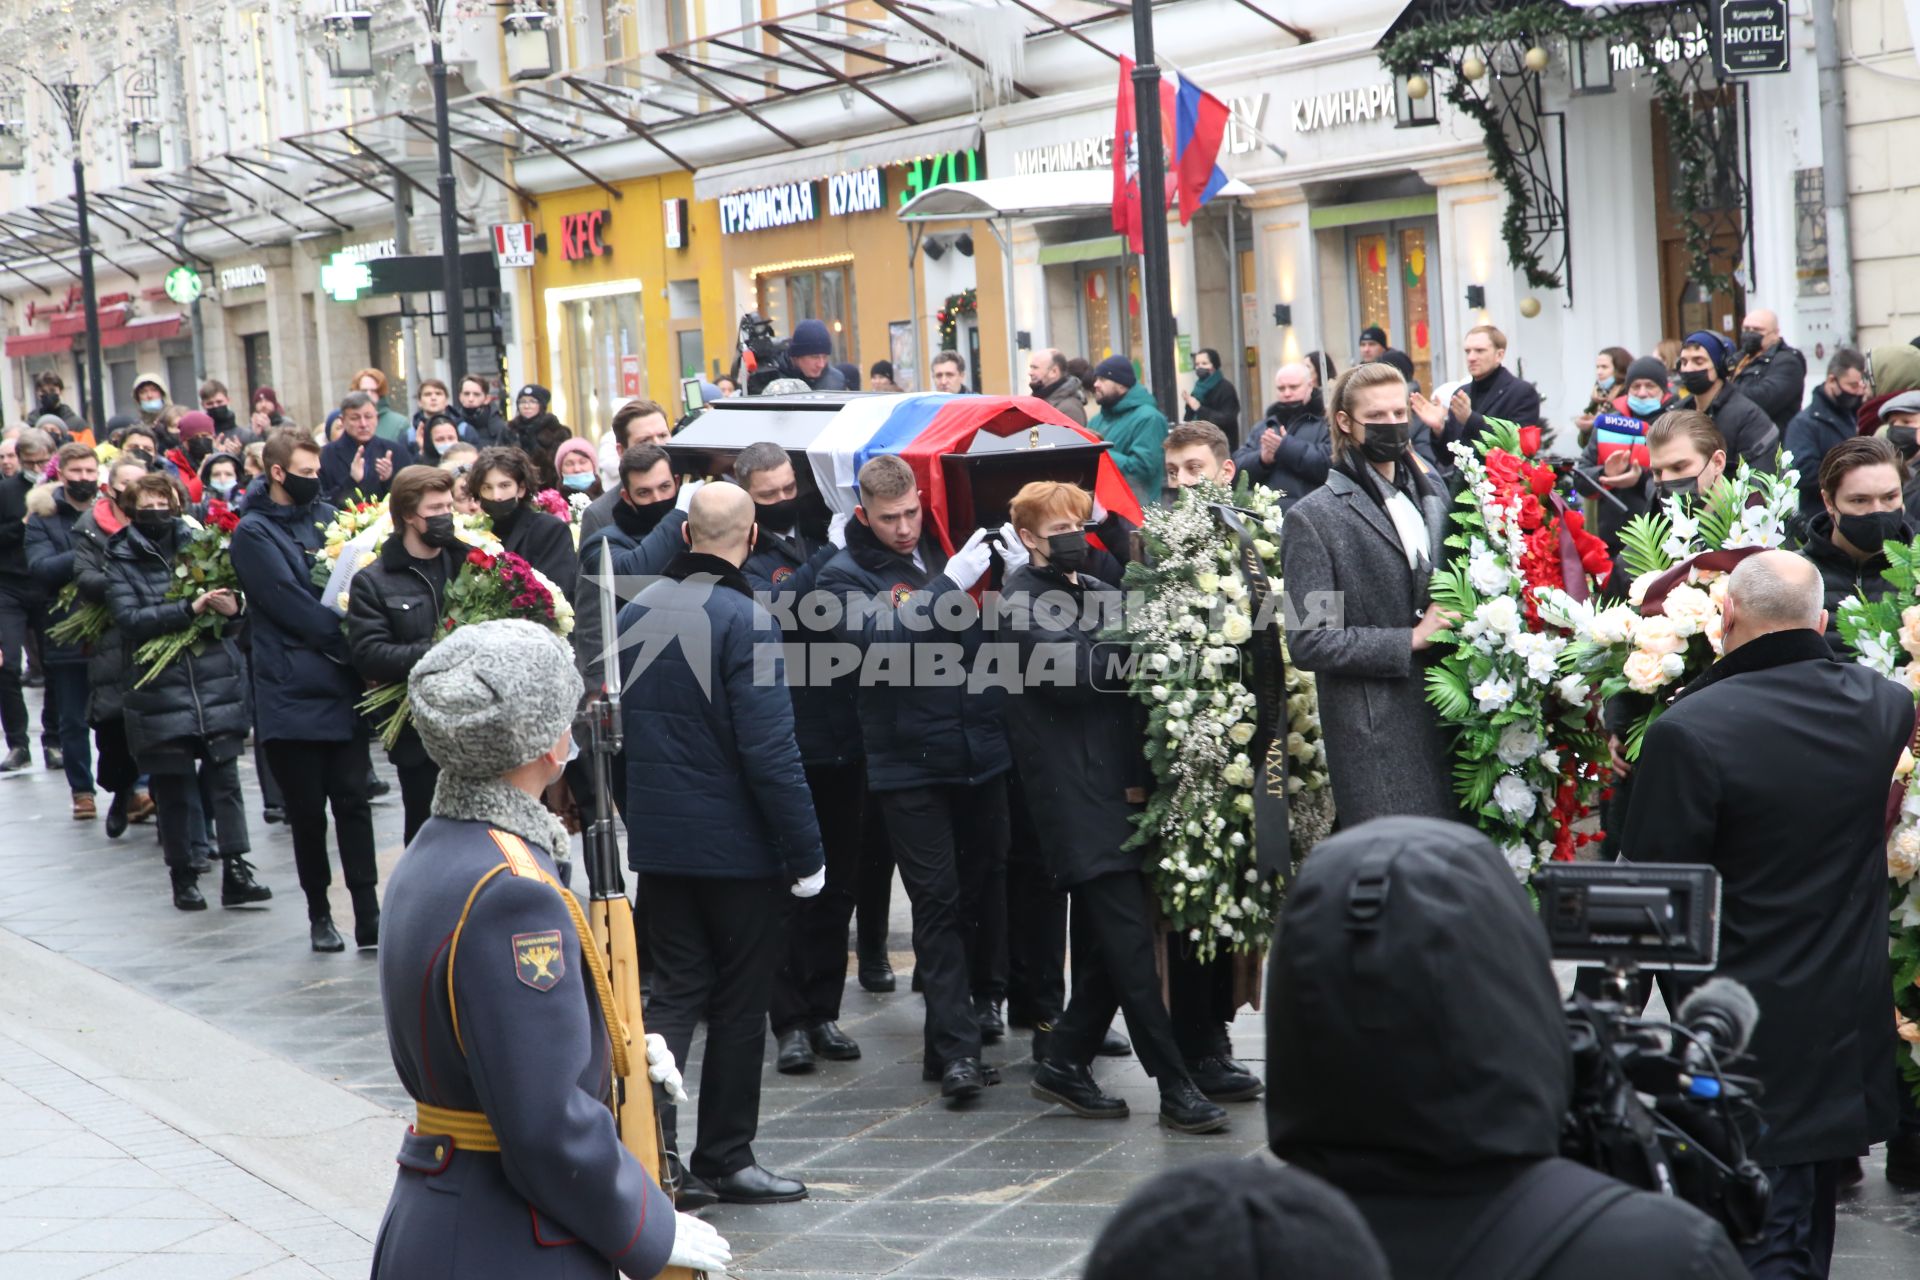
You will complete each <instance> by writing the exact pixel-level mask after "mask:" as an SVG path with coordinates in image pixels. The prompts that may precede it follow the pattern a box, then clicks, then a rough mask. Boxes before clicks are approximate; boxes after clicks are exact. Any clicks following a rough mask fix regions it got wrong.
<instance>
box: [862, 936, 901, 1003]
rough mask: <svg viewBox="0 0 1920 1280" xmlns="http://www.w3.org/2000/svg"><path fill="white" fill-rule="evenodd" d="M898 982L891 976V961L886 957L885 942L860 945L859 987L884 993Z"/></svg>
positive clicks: (876, 992) (877, 993)
mask: <svg viewBox="0 0 1920 1280" xmlns="http://www.w3.org/2000/svg"><path fill="white" fill-rule="evenodd" d="M898 985H899V983H898V982H897V981H896V980H895V978H894V976H893V962H892V961H891V960H889V959H887V948H886V944H885V943H881V944H880V945H878V946H868V945H867V944H865V943H862V944H861V945H860V989H861V990H862V991H871V992H873V993H874V994H875V995H885V994H886V993H887V992H889V991H892V990H893V989H894V988H895V987H896V986H898Z"/></svg>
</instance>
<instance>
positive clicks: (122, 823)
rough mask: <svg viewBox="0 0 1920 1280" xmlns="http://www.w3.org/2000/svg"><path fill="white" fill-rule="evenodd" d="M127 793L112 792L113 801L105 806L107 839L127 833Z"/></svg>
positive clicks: (116, 838)
mask: <svg viewBox="0 0 1920 1280" xmlns="http://www.w3.org/2000/svg"><path fill="white" fill-rule="evenodd" d="M127 800H128V796H127V793H126V792H124V791H118V792H115V793H114V797H113V803H112V804H109V805H108V806H107V839H109V840H118V839H119V838H120V837H121V836H123V835H125V834H127Z"/></svg>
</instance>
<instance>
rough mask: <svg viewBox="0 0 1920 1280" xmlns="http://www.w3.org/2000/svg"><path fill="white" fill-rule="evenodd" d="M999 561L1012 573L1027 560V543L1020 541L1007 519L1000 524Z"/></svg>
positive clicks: (1011, 522)
mask: <svg viewBox="0 0 1920 1280" xmlns="http://www.w3.org/2000/svg"><path fill="white" fill-rule="evenodd" d="M1000 562H1001V563H1002V564H1004V565H1006V566H1007V572H1008V573H1012V572H1013V571H1014V570H1015V569H1018V568H1020V567H1021V566H1022V565H1024V564H1026V562H1027V544H1026V543H1024V542H1022V541H1020V534H1019V533H1018V532H1017V531H1016V530H1015V529H1014V527H1013V521H1011V520H1009V521H1007V522H1006V523H1005V524H1003V525H1001V526H1000Z"/></svg>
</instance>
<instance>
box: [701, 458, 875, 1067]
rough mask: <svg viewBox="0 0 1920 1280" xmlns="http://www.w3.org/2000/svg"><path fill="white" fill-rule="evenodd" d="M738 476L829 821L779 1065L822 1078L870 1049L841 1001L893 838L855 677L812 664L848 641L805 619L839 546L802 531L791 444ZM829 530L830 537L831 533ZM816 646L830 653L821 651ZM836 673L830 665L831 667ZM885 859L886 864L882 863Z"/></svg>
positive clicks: (794, 940) (797, 936)
mask: <svg viewBox="0 0 1920 1280" xmlns="http://www.w3.org/2000/svg"><path fill="white" fill-rule="evenodd" d="M733 478H734V480H735V481H736V482H737V483H738V484H739V485H740V487H741V488H743V489H745V490H746V491H747V496H748V497H750V498H752V499H753V502H754V526H755V530H756V533H755V541H754V546H753V554H752V555H750V556H748V557H747V560H746V563H745V564H743V565H742V566H741V572H742V573H744V574H745V575H746V579H747V581H748V582H749V583H751V584H752V586H753V589H754V592H755V594H756V595H757V596H758V597H759V599H760V600H761V602H762V603H764V604H765V605H766V606H767V608H768V609H769V610H770V611H771V612H772V614H773V616H774V618H775V620H776V621H777V622H778V623H779V624H780V630H781V635H782V637H783V638H784V639H785V641H786V643H787V644H788V646H789V648H788V650H787V652H788V656H789V657H793V656H796V655H797V656H799V657H800V659H801V664H802V665H801V667H800V669H799V670H797V671H796V670H795V669H794V668H793V666H791V665H789V666H788V668H787V683H788V685H789V686H790V687H791V689H792V694H793V723H794V731H795V737H796V739H797V741H798V743H799V746H800V763H801V765H802V766H803V767H804V768H805V769H806V774H807V790H808V791H809V792H810V793H811V794H812V796H813V812H814V816H815V818H816V819H817V820H818V821H819V823H820V840H821V844H822V846H823V848H824V851H825V854H826V860H827V884H826V888H824V889H822V890H821V891H820V893H819V895H818V896H817V897H815V898H812V899H810V900H808V901H806V902H804V903H801V904H800V905H799V906H798V907H797V908H796V909H795V910H794V912H793V919H792V921H791V923H790V926H789V929H788V941H787V956H786V963H785V964H783V965H782V966H781V968H780V973H779V976H778V978H777V979H776V980H775V982H774V988H773V1008H772V1015H773V1034H774V1038H775V1039H776V1040H777V1041H778V1044H779V1052H778V1057H777V1058H776V1060H775V1066H776V1067H778V1069H779V1070H781V1071H783V1072H786V1073H787V1074H789V1075H794V1074H799V1073H802V1072H806V1071H811V1070H813V1066H814V1058H815V1056H816V1055H817V1056H819V1057H822V1058H829V1059H832V1060H834V1061H839V1062H844V1061H851V1060H852V1059H855V1058H858V1057H859V1056H860V1046H859V1045H858V1044H857V1043H855V1041H854V1039H853V1037H852V1036H849V1035H848V1034H847V1033H846V1032H845V1031H842V1030H841V1029H840V997H841V994H842V993H843V992H844V991H845V990H846V985H847V924H848V922H849V921H851V920H852V919H853V903H854V888H855V885H856V884H857V883H858V882H859V878H860V866H861V861H862V859H863V857H864V856H866V854H867V852H868V849H869V846H870V845H871V844H873V843H875V842H876V840H878V841H884V839H885V835H884V833H882V832H880V831H879V830H878V829H877V827H876V825H875V824H874V823H871V822H869V821H868V820H867V817H866V814H867V807H868V806H867V788H866V780H865V777H866V769H865V762H864V761H863V760H861V758H860V720H859V717H858V716H857V715H856V714H855V713H854V709H853V681H852V679H851V678H850V676H846V675H843V676H841V677H840V678H838V679H837V680H836V679H829V678H827V674H826V672H825V670H823V669H822V670H816V669H814V665H813V664H812V663H811V662H808V661H807V657H808V655H809V654H812V653H814V652H820V653H823V654H824V653H825V652H826V650H827V649H828V648H831V647H834V646H835V645H837V644H838V643H839V642H838V641H837V640H836V638H835V637H834V634H833V631H832V629H831V628H825V629H813V628H809V627H808V626H807V625H806V624H805V623H803V622H802V621H801V614H802V607H801V604H802V602H803V601H805V600H807V599H808V597H810V596H811V595H812V594H813V589H814V584H815V582H816V580H817V579H818V577H819V574H820V570H822V569H824V568H825V567H826V565H827V561H829V560H831V559H833V557H834V555H835V554H836V553H837V552H838V551H839V548H838V547H836V546H834V545H833V543H832V542H830V541H828V540H827V539H826V538H825V537H824V536H820V537H809V536H808V534H807V533H805V532H802V530H801V528H800V523H801V522H800V505H801V503H802V501H803V499H802V498H801V497H800V491H799V481H798V479H797V478H796V477H795V475H794V470H793V462H792V460H791V459H789V458H788V456H787V451H786V450H785V449H782V448H781V447H780V446H779V445H776V444H769V443H766V442H764V441H763V442H760V443H758V444H750V445H748V446H747V447H746V448H744V449H742V450H741V451H740V456H739V457H737V458H735V459H734V463H733ZM822 532H824V531H822ZM815 645H819V646H821V647H820V648H819V649H818V650H816V649H815V648H814V646H815ZM821 667H822V668H824V667H825V663H824V662H823V663H822V664H821ZM881 856H884V854H883V855H881Z"/></svg>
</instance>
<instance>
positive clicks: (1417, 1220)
mask: <svg viewBox="0 0 1920 1280" xmlns="http://www.w3.org/2000/svg"><path fill="white" fill-rule="evenodd" d="M1268 964H1269V971H1268V988H1267V993H1268V994H1267V1047H1268V1059H1267V1062H1268V1073H1269V1082H1270V1084H1271V1086H1272V1087H1271V1088H1270V1089H1268V1091H1267V1136H1268V1141H1269V1143H1270V1144H1271V1145H1272V1147H1273V1150H1274V1152H1275V1153H1276V1154H1278V1155H1279V1156H1280V1157H1281V1158H1282V1159H1284V1160H1286V1161H1287V1162H1288V1163H1289V1164H1292V1165H1295V1166H1298V1167H1299V1168H1302V1169H1305V1170H1306V1171H1307V1172H1309V1173H1312V1174H1316V1175H1318V1176H1319V1177H1321V1178H1324V1179H1326V1180H1327V1181H1328V1182H1330V1183H1332V1184H1333V1185H1334V1186H1336V1187H1338V1188H1339V1189H1340V1190H1341V1191H1344V1192H1345V1193H1346V1194H1347V1195H1348V1196H1349V1197H1350V1198H1351V1199H1352V1200H1353V1203H1354V1205H1355V1206H1356V1207H1357V1208H1358V1209H1359V1210H1360V1213H1361V1216H1362V1217H1364V1218H1366V1220H1367V1223H1368V1225H1369V1226H1371V1227H1372V1228H1373V1231H1374V1235H1375V1237H1376V1238H1377V1239H1378V1240H1379V1242H1380V1246H1381V1248H1382V1249H1383V1250H1384V1251H1385V1252H1386V1255H1387V1260H1388V1262H1389V1263H1390V1264H1391V1265H1392V1268H1393V1274H1394V1275H1395V1276H1397V1277H1401V1278H1402V1280H1413V1278H1415V1277H1419V1278H1422V1280H1425V1278H1428V1277H1431V1278H1432V1280H1451V1278H1457V1280H1469V1278H1470V1277H1471V1278H1473V1280H1482V1278H1490V1277H1492V1276H1494V1275H1504V1276H1507V1277H1509V1280H1535V1278H1537V1280H1617V1277H1620V1276H1630V1275H1644V1276H1658V1277H1661V1278H1662V1280H1696V1278H1698V1280H1736V1278H1737V1277H1745V1276H1746V1274H1747V1272H1746V1270H1745V1269H1744V1268H1743V1267H1742V1266H1741V1265H1740V1258H1739V1255H1738V1254H1736V1253H1735V1251H1734V1248H1733V1245H1732V1243H1731V1242H1730V1241H1729V1240H1728V1239H1727V1235H1726V1232H1725V1231H1724V1230H1722V1229H1721V1227H1720V1225H1719V1223H1717V1222H1715V1221H1714V1220H1713V1219H1712V1218H1710V1217H1708V1216H1707V1215H1706V1214H1705V1213H1703V1212H1702V1211H1701V1210H1699V1209H1696V1208H1694V1207H1693V1206H1692V1205H1690V1204H1687V1203H1685V1202H1684V1201H1681V1200H1677V1199H1671V1198H1668V1197H1665V1196H1660V1195H1655V1194H1653V1193H1651V1192H1644V1191H1632V1190H1626V1189H1625V1188H1624V1186H1623V1184H1621V1183H1618V1182H1615V1181H1614V1180H1612V1179H1610V1178H1608V1177H1606V1176H1605V1175H1603V1174H1599V1173H1596V1172H1594V1171H1592V1170H1590V1169H1586V1168H1583V1167H1582V1166H1579V1165H1575V1164H1573V1163H1572V1162H1570V1161H1566V1160H1562V1159H1560V1158H1558V1157H1559V1151H1560V1132H1561V1119H1562V1117H1563V1116H1564V1115H1565V1114H1566V1111H1567V1107H1568V1103H1569V1101H1570V1100H1571V1097H1572V1089H1573V1065H1572V1055H1571V1052H1570V1050H1569V1048H1568V1040H1567V1028H1566V1022H1565V1015H1564V1014H1563V1012H1562V1009H1561V1004H1560V991H1559V987H1558V984H1557V983H1556V982H1555V980H1554V975H1553V968H1552V964H1551V962H1550V958H1549V956H1548V954H1547V939H1546V932H1545V930H1543V929H1542V928H1541V926H1540V921H1539V919H1538V917H1537V916H1536V915H1535V914H1534V909H1533V906H1532V904H1531V903H1530V902H1529V901H1528V898H1527V893H1526V890H1525V889H1523V888H1522V887H1521V886H1520V884H1519V883H1518V881H1517V880H1516V879H1515V877H1514V871H1513V869H1512V868H1511V867H1509V866H1508V865H1507V862H1506V860H1505V859H1504V858H1502V857H1501V855H1500V853H1499V852H1498V851H1497V850H1496V849H1495V848H1494V847H1493V844H1492V842H1491V841H1489V840H1488V839H1487V838H1486V837H1485V836H1483V835H1481V834H1480V833H1479V832H1476V831H1474V830H1472V829H1470V828H1468V827H1465V826H1461V825H1458V824H1456V823H1450V822H1441V821H1438V820H1436V819H1432V818H1412V817H1395V818H1380V819H1376V820H1374V821H1372V822H1367V823H1363V824H1362V825H1360V826H1358V827H1355V828H1351V829H1349V830H1347V831H1344V832H1342V833H1340V834H1339V835H1336V836H1333V837H1332V838H1330V839H1328V840H1326V841H1324V842H1323V843H1321V844H1320V845H1318V846H1317V847H1316V848H1315V849H1314V851H1313V855H1312V857H1310V858H1308V859H1307V862H1306V865H1305V867H1304V868H1303V869H1302V871H1301V872H1300V874H1299V876H1298V877H1297V878H1296V879H1295V880H1294V882H1293V884H1292V885H1291V887H1290V888H1289V890H1288V892H1287V901H1286V906H1285V909H1284V911H1283V912H1282V914H1281V918H1280V923H1279V926H1278V928H1277V929H1276V931H1275V937H1274V946H1273V952H1272V955H1271V958H1270V959H1269V962H1268ZM1561 1188H1565V1189H1566V1194H1565V1195H1564V1196H1558V1197H1556V1196H1554V1194H1553V1193H1554V1192H1555V1191H1558V1190H1559V1189H1561ZM1536 1196H1539V1197H1541V1198H1536ZM1548 1199H1552V1200H1554V1201H1555V1204H1554V1207H1553V1208H1552V1209H1542V1208H1541V1207H1540V1206H1541V1205H1542V1204H1543V1203H1544V1202H1545V1201H1546V1200H1548ZM1556 1241H1557V1244H1556V1243H1555V1242H1556ZM1527 1246H1531V1247H1527ZM1497 1250H1512V1251H1513V1254H1512V1255H1510V1256H1513V1255H1517V1256H1519V1257H1533V1258H1535V1259H1536V1262H1535V1265H1533V1266H1532V1267H1531V1268H1527V1269H1522V1268H1520V1267H1517V1266H1515V1265H1513V1264H1512V1263H1511V1262H1509V1263H1508V1264H1507V1265H1506V1266H1498V1265H1494V1263H1493V1259H1492V1257H1491V1256H1490V1255H1491V1253H1492V1252H1493V1251H1497ZM1542 1255H1544V1256H1542Z"/></svg>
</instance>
